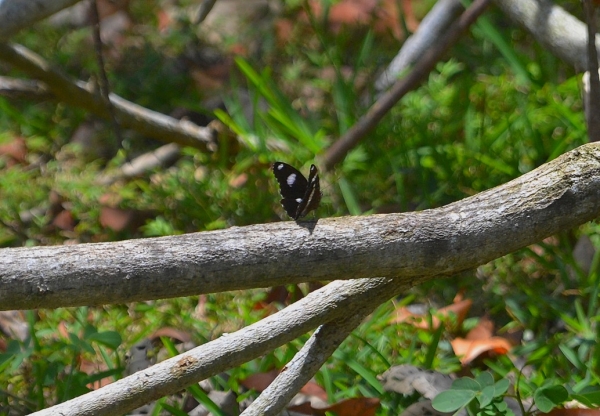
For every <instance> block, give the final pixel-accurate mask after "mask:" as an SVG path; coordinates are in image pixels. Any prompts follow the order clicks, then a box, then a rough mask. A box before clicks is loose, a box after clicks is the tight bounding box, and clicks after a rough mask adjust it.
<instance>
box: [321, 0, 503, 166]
mask: <svg viewBox="0 0 600 416" xmlns="http://www.w3.org/2000/svg"><path fill="white" fill-rule="evenodd" d="M490 1H491V0H475V1H474V2H473V4H471V6H469V8H468V9H467V10H465V12H464V13H463V14H462V15H461V16H460V17H459V18H458V20H457V21H456V23H455V24H454V25H452V27H451V28H450V29H449V30H448V34H447V36H446V37H444V38H443V39H440V40H438V42H437V43H436V44H434V45H433V47H432V48H431V49H429V50H428V51H427V52H425V54H424V55H423V57H422V58H421V59H420V60H419V61H418V62H417V63H416V64H415V66H414V67H413V68H412V70H411V71H410V73H409V74H408V75H407V76H406V77H404V78H402V79H400V80H398V81H396V83H394V85H393V86H392V87H391V88H390V90H389V91H387V92H386V93H385V94H383V95H382V96H381V97H380V98H379V99H378V100H377V102H375V104H373V105H372V106H371V108H369V110H368V111H367V112H366V113H365V115H364V116H362V117H361V118H360V120H358V122H356V124H354V126H352V128H351V129H350V130H348V131H347V132H346V133H345V134H344V135H343V136H342V137H341V138H340V139H339V140H338V141H336V142H335V143H334V144H333V145H332V146H331V147H329V149H328V150H327V151H326V152H325V155H324V156H323V166H324V169H325V170H328V171H329V170H331V169H333V167H334V166H335V165H336V164H337V163H339V162H341V161H342V160H343V159H344V158H345V157H346V154H348V152H349V151H350V150H352V149H353V148H354V147H355V146H356V145H357V144H358V143H359V142H360V141H361V140H362V139H364V138H365V137H366V136H367V134H369V132H371V131H372V130H373V129H374V128H375V127H376V126H377V124H378V123H379V121H381V119H382V118H383V117H384V116H385V115H386V114H387V113H388V112H389V111H390V110H391V109H392V107H393V106H394V105H396V103H397V102H398V100H400V98H402V97H403V96H404V95H405V94H406V93H408V92H409V91H412V90H413V89H415V88H417V87H418V86H419V85H420V84H421V82H422V81H423V80H424V79H425V78H427V76H428V75H429V73H430V72H431V71H432V70H433V68H434V67H435V65H436V63H437V62H438V61H439V60H440V59H441V57H442V56H443V55H444V53H446V51H447V50H448V49H449V48H450V47H451V46H452V45H453V44H454V43H456V42H457V41H458V39H460V36H461V35H462V34H463V33H464V32H465V31H466V30H467V29H468V28H469V26H470V25H471V24H472V23H473V22H474V21H475V20H477V18H478V17H479V16H480V15H481V14H482V13H483V12H484V11H485V9H486V8H487V6H488V4H489V3H490Z"/></svg>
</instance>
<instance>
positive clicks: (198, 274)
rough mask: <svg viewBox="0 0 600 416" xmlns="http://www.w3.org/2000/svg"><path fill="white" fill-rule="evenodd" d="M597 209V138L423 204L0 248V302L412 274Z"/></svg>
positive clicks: (469, 261)
mask: <svg viewBox="0 0 600 416" xmlns="http://www.w3.org/2000/svg"><path fill="white" fill-rule="evenodd" d="M273 198H274V199H276V198H275V196H274V197H273ZM274 203H275V202H274ZM598 216H600V144H595V143H591V144H587V145H584V146H581V147H579V148H577V149H575V150H573V151H571V152H568V153H566V154H564V155H562V156H560V157H559V158H557V159H555V160H553V161H551V162H549V163H547V164H545V165H542V166H541V167H539V168H538V169H535V170H534V171H532V172H529V173H527V174H525V175H523V176H521V177H520V178H517V179H515V180H513V181H511V182H509V183H507V184H504V185H502V186H499V187H497V188H493V189H490V190H488V191H485V192H482V193H480V194H478V195H475V196H473V197H470V198H466V199H464V200H462V201H458V202H455V203H453V204H450V205H447V206H444V207H442V208H438V209H432V210H426V211H422V212H415V213H406V214H388V215H372V216H367V217H342V218H328V219H321V220H318V221H317V222H299V223H296V222H293V221H290V222H284V223H272V224H260V225H253V226H248V227H232V228H229V229H226V230H219V231H211V232H202V233H196V234H186V235H181V236H172V237H162V238H149V239H140V240H130V241H121V242H116V243H100V244H82V245H77V246H61V247H35V248H10V249H3V250H1V254H2V257H1V259H0V308H1V309H4V310H10V309H32V308H56V307H61V306H78V305H98V304H107V303H124V302H133V301H141V300H148V299H160V298H168V297H177V296H188V295H194V294H199V293H213V292H221V291H228V290H234V289H247V288H256V287H267V286H275V285H281V284H286V283H298V282H308V281H319V280H335V279H356V278H363V277H377V276H386V277H394V278H401V279H403V280H404V281H406V282H410V283H411V285H415V284H418V283H420V282H423V281H424V280H426V279H427V278H430V277H432V276H436V275H451V274H454V273H457V272H459V271H462V270H466V269H470V268H473V267H476V266H478V265H480V264H483V263H486V262H488V261H490V260H493V259H495V258H497V257H500V256H503V255H505V254H507V253H510V252H512V251H514V250H517V249H519V248H522V247H525V246H527V245H529V244H532V243H534V242H536V241H540V240H542V239H543V238H545V237H548V236H550V235H552V234H555V233H557V232H560V231H564V230H566V229H569V228H572V227H575V226H577V225H580V224H583V223H585V222H586V221H589V220H592V219H594V218H596V217H598Z"/></svg>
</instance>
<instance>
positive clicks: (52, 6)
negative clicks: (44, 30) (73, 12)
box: [0, 0, 79, 40]
mask: <svg viewBox="0 0 600 416" xmlns="http://www.w3.org/2000/svg"><path fill="white" fill-rule="evenodd" d="M77 2H79V0H4V1H1V2H0V40H6V39H8V38H10V37H11V36H12V35H14V34H15V33H17V32H18V31H19V30H21V29H25V28H27V27H29V26H31V25H32V24H34V23H36V22H37V21H39V20H42V19H44V18H46V17H48V16H50V15H52V14H54V13H56V12H58V11H60V10H63V9H65V8H67V7H69V6H72V5H73V4H75V3H77Z"/></svg>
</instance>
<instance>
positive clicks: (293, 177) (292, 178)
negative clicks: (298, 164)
mask: <svg viewBox="0 0 600 416" xmlns="http://www.w3.org/2000/svg"><path fill="white" fill-rule="evenodd" d="M286 182H287V184H288V186H292V185H293V184H294V183H295V182H296V174H295V173H292V174H291V175H290V176H288V177H287V179H286Z"/></svg>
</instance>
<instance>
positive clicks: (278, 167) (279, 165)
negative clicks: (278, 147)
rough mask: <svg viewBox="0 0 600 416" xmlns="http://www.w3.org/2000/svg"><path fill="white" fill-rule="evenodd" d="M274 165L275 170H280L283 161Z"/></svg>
mask: <svg viewBox="0 0 600 416" xmlns="http://www.w3.org/2000/svg"><path fill="white" fill-rule="evenodd" d="M275 167H276V168H277V170H281V169H283V163H278V164H277V166H275Z"/></svg>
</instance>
